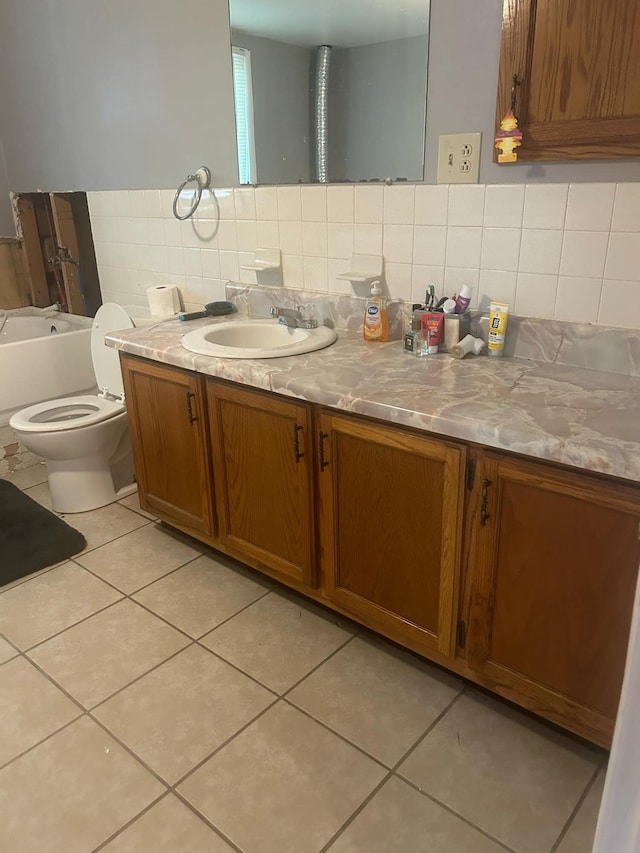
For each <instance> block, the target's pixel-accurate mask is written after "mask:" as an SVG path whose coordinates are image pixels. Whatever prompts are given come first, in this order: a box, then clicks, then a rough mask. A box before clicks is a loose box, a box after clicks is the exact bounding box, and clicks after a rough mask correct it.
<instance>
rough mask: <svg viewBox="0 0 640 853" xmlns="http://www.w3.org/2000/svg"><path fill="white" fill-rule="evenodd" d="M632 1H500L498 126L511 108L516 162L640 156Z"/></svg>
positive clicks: (636, 13)
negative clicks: (518, 133)
mask: <svg viewBox="0 0 640 853" xmlns="http://www.w3.org/2000/svg"><path fill="white" fill-rule="evenodd" d="M639 44H640V3H638V0H606V2H603V0H504V11H503V20H502V49H501V53H500V78H499V84H498V104H497V126H499V122H500V119H501V118H502V117H503V116H504V115H505V113H506V112H507V110H508V109H509V107H510V105H511V93H512V80H513V77H514V75H517V77H518V81H519V82H518V85H517V86H516V106H515V114H516V116H517V117H518V120H519V124H520V129H521V130H522V133H523V139H522V147H521V148H519V149H518V159H519V160H569V159H596V158H597V159H604V158H613V157H633V156H639V155H640V51H639V50H638V45H639Z"/></svg>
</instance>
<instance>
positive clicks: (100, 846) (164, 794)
mask: <svg viewBox="0 0 640 853" xmlns="http://www.w3.org/2000/svg"><path fill="white" fill-rule="evenodd" d="M169 796H171V791H163V792H162V793H161V794H160V795H159V796H158V797H156V798H155V800H152V802H150V803H149V805H147V806H145V807H144V808H143V809H142V811H140V812H138V814H137V815H135V817H132V818H131V820H128V821H127V822H126V823H125V824H123V825H122V826H121V827H120V828H119V829H118V830H116V832H112V833H111V835H110V836H109V837H108V838H105V840H104V841H101V842H100V844H98V846H97V847H94V848H93V850H92V851H91V853H98V851H99V850H103V849H104V848H105V847H106V846H107V844H109V843H110V842H111V841H113V839H114V838H117V837H118V836H119V835H121V834H122V833H123V832H124V831H125V829H129V827H130V826H132V825H133V824H134V823H135V822H136V821H137V820H138V819H139V818H141V817H142V816H143V815H145V814H146V813H147V812H148V811H151V809H152V808H153V807H154V806H157V805H158V804H159V803H160V801H161V800H164V799H165V797H169Z"/></svg>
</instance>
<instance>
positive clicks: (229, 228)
mask: <svg viewBox="0 0 640 853" xmlns="http://www.w3.org/2000/svg"><path fill="white" fill-rule="evenodd" d="M216 243H217V246H218V249H225V250H226V251H237V249H238V234H237V231H236V223H235V220H234V221H229V220H222V221H221V222H219V223H218V231H217V234H216ZM198 245H200V243H198Z"/></svg>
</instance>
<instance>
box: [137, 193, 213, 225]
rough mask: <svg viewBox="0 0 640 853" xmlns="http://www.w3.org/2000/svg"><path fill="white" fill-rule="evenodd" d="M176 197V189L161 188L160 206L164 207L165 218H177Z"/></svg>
mask: <svg viewBox="0 0 640 853" xmlns="http://www.w3.org/2000/svg"><path fill="white" fill-rule="evenodd" d="M203 195H204V192H203ZM175 197H176V191H175V190H160V207H161V209H162V217H163V219H175V216H174V215H173V200H174V198H175ZM200 203H202V199H200ZM132 215H133V214H132ZM176 222H177V220H176Z"/></svg>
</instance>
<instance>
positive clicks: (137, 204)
mask: <svg viewBox="0 0 640 853" xmlns="http://www.w3.org/2000/svg"><path fill="white" fill-rule="evenodd" d="M129 211H130V214H131V216H146V215H147V208H146V205H145V201H144V190H129Z"/></svg>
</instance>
